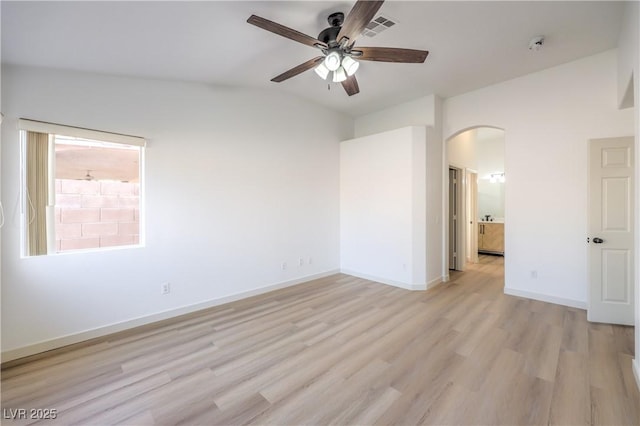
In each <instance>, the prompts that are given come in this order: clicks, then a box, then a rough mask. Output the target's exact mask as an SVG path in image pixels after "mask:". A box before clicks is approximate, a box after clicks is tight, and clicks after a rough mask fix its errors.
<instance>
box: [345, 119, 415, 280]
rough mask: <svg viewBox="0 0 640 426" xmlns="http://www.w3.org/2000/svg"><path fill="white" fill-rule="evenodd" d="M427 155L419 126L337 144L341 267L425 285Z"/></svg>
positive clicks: (370, 276)
mask: <svg viewBox="0 0 640 426" xmlns="http://www.w3.org/2000/svg"><path fill="white" fill-rule="evenodd" d="M426 159H427V153H426V131H425V128H424V127H422V128H420V127H406V128H403V129H398V130H393V131H389V132H384V133H379V134H376V135H371V136H365V137H361V138H357V139H352V140H349V141H344V142H342V143H341V144H340V258H341V262H340V267H341V270H342V272H344V273H347V274H351V275H355V276H359V277H363V278H367V279H373V280H376V281H379V282H383V283H386V284H391V285H396V286H399V287H403V288H407V289H414V290H419V289H425V288H426V286H427V281H426V271H427V265H426V258H427V256H426V239H427V238H426V229H425V227H426V223H425V220H424V218H425V216H426V172H425V168H426Z"/></svg>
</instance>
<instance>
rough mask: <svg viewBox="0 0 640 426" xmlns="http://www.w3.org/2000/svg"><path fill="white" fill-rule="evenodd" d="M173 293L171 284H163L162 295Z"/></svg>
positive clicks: (161, 286) (161, 287)
mask: <svg viewBox="0 0 640 426" xmlns="http://www.w3.org/2000/svg"><path fill="white" fill-rule="evenodd" d="M169 293H171V283H162V284H161V285H160V294H169Z"/></svg>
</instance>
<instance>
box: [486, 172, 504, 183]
mask: <svg viewBox="0 0 640 426" xmlns="http://www.w3.org/2000/svg"><path fill="white" fill-rule="evenodd" d="M489 182H491V183H498V182H500V183H504V173H502V172H498V173H491V174H490V175H489Z"/></svg>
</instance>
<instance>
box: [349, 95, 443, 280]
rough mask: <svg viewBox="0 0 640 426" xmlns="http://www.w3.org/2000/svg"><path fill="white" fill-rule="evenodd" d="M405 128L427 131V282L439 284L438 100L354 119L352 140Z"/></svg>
mask: <svg viewBox="0 0 640 426" xmlns="http://www.w3.org/2000/svg"><path fill="white" fill-rule="evenodd" d="M407 126H419V127H426V131H427V146H426V150H427V153H426V155H427V163H426V171H425V173H426V177H427V201H426V203H427V214H426V219H425V220H426V232H427V282H428V283H430V284H433V283H437V282H440V280H442V279H446V277H447V276H448V270H447V266H446V263H445V258H444V257H443V252H444V250H443V244H444V241H445V235H444V234H443V228H442V218H443V217H444V215H445V212H446V210H445V205H444V204H443V201H444V200H443V191H442V185H443V180H442V179H443V177H442V170H443V168H444V167H445V164H444V153H443V147H442V99H440V98H439V97H438V96H435V95H428V96H424V97H421V98H418V99H415V100H413V101H411V102H407V103H404V104H400V105H395V106H392V107H389V108H386V109H383V110H381V111H376V112H373V113H370V114H366V115H363V116H360V117H356V119H355V125H354V133H355V137H363V136H368V135H374V134H378V133H381V132H386V131H390V130H395V129H400V128H403V127H407Z"/></svg>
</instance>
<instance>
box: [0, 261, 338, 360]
mask: <svg viewBox="0 0 640 426" xmlns="http://www.w3.org/2000/svg"><path fill="white" fill-rule="evenodd" d="M339 272H340V271H339V270H337V269H336V270H331V271H326V272H321V273H318V274H313V275H306V276H304V277H300V278H296V279H293V280H289V281H283V282H280V283H276V284H271V285H268V286H264V287H259V288H256V289H253V290H249V291H244V292H240V293H235V294H232V295H229V296H224V297H220V298H217V299H210V300H207V301H204V302H200V303H195V304H192V305H186V306H181V307H179V308H175V309H170V310H167V311H162V312H158V313H156V314H152V315H147V316H144V317H139V318H134V319H131V320H127V321H123V322H119V323H116V324H111V325H107V326H103V327H97V328H94V329H90V330H86V331H82V332H80V333H74V334H69V335H66V336H62V337H58V338H55V339H50V340H46V341H43V342H39V343H34V344H32V345H28V346H23V347H20V348H16V349H11V350H8V351H5V352H2V355H1V356H2V363H5V362H8V361H13V360H15V359H18V358H24V357H26V356H31V355H35V354H39V353H42V352H46V351H50V350H52V349H58V348H61V347H63V346H68V345H72V344H75V343H80V342H84V341H86V340H90V339H95V338H98V337H104V336H107V335H109V334H113V333H118V332H120V331H125V330H128V329H131V328H134V327H139V326H143V325H148V324H152V323H154V322H158V321H162V320H166V319H170V318H173V317H177V316H180V315H185V314H190V313H193V312H197V311H201V310H203V309H207V308H212V307H214V306H218V305H223V304H225V303H229V302H234V301H236V300H240V299H246V298H247V297H251V296H257V295H259V294H263V293H268V292H270V291H274V290H278V289H281V288H286V287H291V286H294V285H297V284H302V283H305V282H308V281H313V280H316V279H319V278H324V277H328V276H330V275H334V274H337V273H339Z"/></svg>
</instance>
